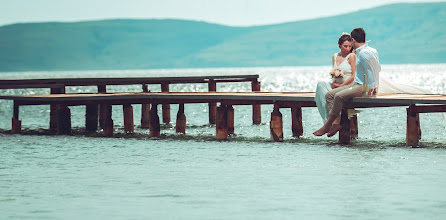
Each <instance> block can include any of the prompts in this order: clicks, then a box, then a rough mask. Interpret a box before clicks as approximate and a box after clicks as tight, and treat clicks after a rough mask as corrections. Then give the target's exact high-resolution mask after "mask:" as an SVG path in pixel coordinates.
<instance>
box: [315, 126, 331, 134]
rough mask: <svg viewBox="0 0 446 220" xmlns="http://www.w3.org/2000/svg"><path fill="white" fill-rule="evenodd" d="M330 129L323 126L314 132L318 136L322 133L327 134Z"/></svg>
mask: <svg viewBox="0 0 446 220" xmlns="http://www.w3.org/2000/svg"><path fill="white" fill-rule="evenodd" d="M329 131H330V129H329V128H328V129H327V128H325V127H324V126H322V128H320V129H319V130H317V131H315V132H313V134H314V135H316V136H322V135H324V134H326V133H327V132H329Z"/></svg>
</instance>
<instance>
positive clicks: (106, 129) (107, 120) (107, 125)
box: [101, 104, 113, 137]
mask: <svg viewBox="0 0 446 220" xmlns="http://www.w3.org/2000/svg"><path fill="white" fill-rule="evenodd" d="M101 108H103V109H104V121H103V134H104V135H105V136H110V137H111V136H113V119H112V105H110V104H103V105H101Z"/></svg>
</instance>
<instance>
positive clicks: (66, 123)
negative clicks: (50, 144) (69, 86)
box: [57, 105, 71, 135]
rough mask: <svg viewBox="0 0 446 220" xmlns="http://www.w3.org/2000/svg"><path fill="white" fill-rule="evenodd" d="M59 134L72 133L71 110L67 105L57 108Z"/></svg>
mask: <svg viewBox="0 0 446 220" xmlns="http://www.w3.org/2000/svg"><path fill="white" fill-rule="evenodd" d="M57 134H66V135H70V134H71V111H70V109H69V108H68V107H67V106H66V105H63V106H61V107H60V108H59V109H57Z"/></svg>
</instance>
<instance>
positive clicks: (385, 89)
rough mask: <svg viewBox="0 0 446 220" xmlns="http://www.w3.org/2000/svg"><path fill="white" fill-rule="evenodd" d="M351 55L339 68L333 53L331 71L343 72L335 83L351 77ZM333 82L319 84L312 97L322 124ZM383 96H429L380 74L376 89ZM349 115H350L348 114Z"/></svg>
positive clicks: (325, 117) (416, 88)
mask: <svg viewBox="0 0 446 220" xmlns="http://www.w3.org/2000/svg"><path fill="white" fill-rule="evenodd" d="M350 55H351V54H349V55H347V56H346V57H345V60H344V61H343V62H342V63H340V64H339V66H337V65H336V57H337V56H338V53H335V54H334V55H333V56H334V61H335V62H334V65H333V69H340V70H342V71H344V74H345V75H344V77H342V78H336V81H337V82H338V83H342V82H344V81H345V80H347V79H348V78H350V76H351V75H352V68H351V66H350V64H349V63H348V61H347V60H348V57H349V56H350ZM332 82H333V79H332V80H330V81H323V82H319V83H318V84H317V87H316V95H315V97H314V101H315V102H316V106H317V109H318V110H319V114H320V115H321V117H322V120H323V121H324V123H325V122H326V121H327V119H328V110H327V106H326V102H325V94H327V92H328V91H329V90H331V83H332ZM380 93H381V94H384V93H407V94H430V93H432V92H430V91H429V90H428V89H424V88H421V87H418V86H413V85H407V84H401V83H394V82H392V81H391V80H390V79H388V78H386V77H385V76H382V75H381V74H380V76H379V87H378V94H380ZM349 115H350V113H349ZM443 117H444V118H445V119H446V114H443Z"/></svg>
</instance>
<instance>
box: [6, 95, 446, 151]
mask: <svg viewBox="0 0 446 220" xmlns="http://www.w3.org/2000/svg"><path fill="white" fill-rule="evenodd" d="M0 99H9V100H13V101H14V114H13V118H12V129H11V130H12V132H13V133H20V130H21V126H20V125H21V121H20V120H19V108H20V106H26V105H56V106H58V109H57V130H58V133H60V134H70V133H71V127H70V126H71V121H70V109H69V106H76V105H85V106H87V109H86V127H87V128H86V130H88V131H96V130H97V121H98V116H97V112H98V107H97V106H98V104H99V105H101V106H105V110H104V127H103V133H104V134H106V135H112V134H113V121H112V119H111V105H122V106H123V112H124V127H125V131H126V132H127V133H132V132H133V126H134V123H133V112H132V111H133V110H132V105H133V104H143V105H145V104H151V106H152V107H151V111H150V115H149V119H148V120H149V121H150V124H149V127H150V135H151V136H153V137H157V136H159V135H160V120H159V118H158V112H157V106H158V105H165V104H179V105H180V107H179V111H178V114H177V123H176V126H177V131H178V132H185V122H186V115H187V113H186V108H187V107H185V104H188V103H219V104H220V106H219V107H218V108H217V111H216V137H217V139H226V138H227V137H228V135H229V134H230V133H233V132H234V131H233V127H234V126H233V125H234V111H233V108H232V106H233V105H255V106H260V105H263V104H274V111H273V112H274V114H271V123H270V128H271V138H272V139H273V140H274V141H283V135H281V134H282V129H283V127H282V118H281V113H280V108H291V112H292V117H291V118H292V130H293V136H301V135H302V134H303V126H302V108H304V107H315V106H316V105H315V102H314V93H303V92H300V93H276V92H195V93H191V92H159V93H149V92H142V93H98V94H50V95H26V96H0ZM394 106H407V132H406V144H407V145H409V146H413V145H418V144H419V140H420V138H421V130H420V121H419V114H420V113H428V112H446V95H414V94H381V95H378V96H377V97H373V98H366V97H357V98H353V99H352V100H351V101H350V102H348V103H346V105H345V106H344V109H343V110H342V113H341V125H342V130H341V131H340V132H339V142H340V143H342V144H349V143H350V140H351V139H352V137H355V135H357V122H355V121H356V118H354V117H353V118H351V119H349V118H348V116H347V114H348V113H347V112H348V109H353V108H355V109H357V108H375V107H394ZM253 112H255V111H253ZM143 117H145V116H143ZM141 121H143V120H141ZM253 122H254V123H255V121H254V120H253ZM89 124H91V125H89ZM95 124H96V127H95V126H94V125H95Z"/></svg>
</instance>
